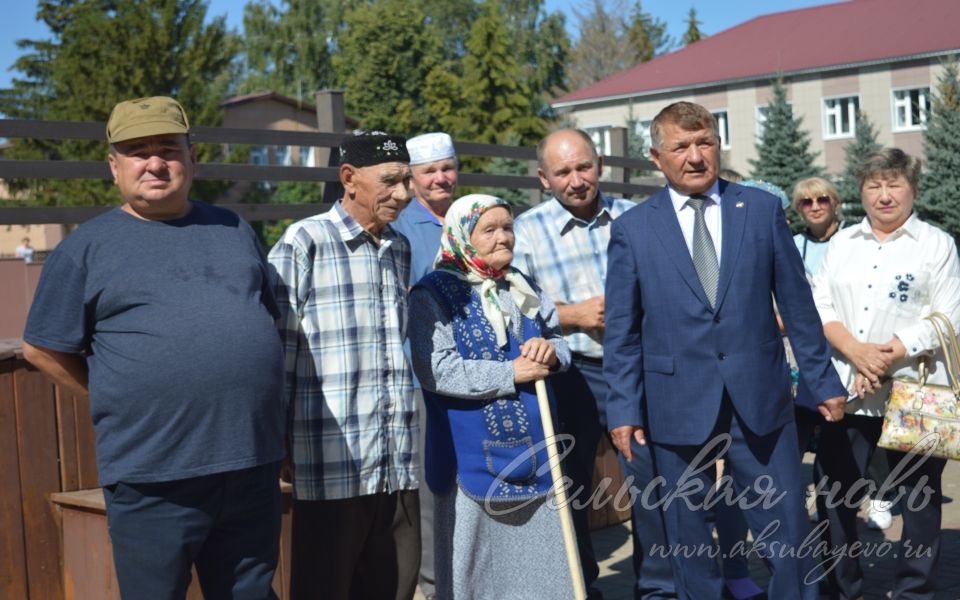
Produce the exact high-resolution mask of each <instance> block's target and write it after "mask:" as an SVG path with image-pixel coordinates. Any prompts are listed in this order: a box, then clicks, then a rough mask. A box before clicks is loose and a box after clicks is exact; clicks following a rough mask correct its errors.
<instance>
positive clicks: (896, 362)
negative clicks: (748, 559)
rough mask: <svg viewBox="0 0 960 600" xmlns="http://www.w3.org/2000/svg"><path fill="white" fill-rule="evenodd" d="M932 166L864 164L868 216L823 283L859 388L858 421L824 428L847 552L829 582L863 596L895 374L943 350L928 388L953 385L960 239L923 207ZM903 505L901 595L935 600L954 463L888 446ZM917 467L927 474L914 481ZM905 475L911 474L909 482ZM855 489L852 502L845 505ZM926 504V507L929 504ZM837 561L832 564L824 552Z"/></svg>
mask: <svg viewBox="0 0 960 600" xmlns="http://www.w3.org/2000/svg"><path fill="white" fill-rule="evenodd" d="M919 179H920V160H919V159H916V158H914V157H911V156H909V155H907V154H905V153H904V152H903V151H901V150H899V149H897V148H888V149H885V150H882V151H881V152H877V153H875V154H872V155H870V156H869V157H867V158H866V159H865V160H864V162H863V163H862V166H861V171H860V176H859V182H860V190H861V200H862V202H863V207H864V209H865V211H866V214H867V216H866V217H865V218H864V220H863V221H862V222H861V223H860V224H859V225H853V226H850V227H848V228H846V229H843V230H841V231H840V232H838V233H837V234H836V235H835V236H834V237H833V239H832V240H831V243H830V246H829V248H828V249H827V253H826V256H825V257H824V259H823V262H822V264H821V266H820V270H819V272H818V273H817V276H816V278H815V279H814V298H815V300H816V303H817V309H818V310H819V311H820V317H821V319H822V321H823V323H824V325H823V330H824V333H825V334H826V336H827V339H828V340H829V341H830V343H831V345H833V348H834V359H833V360H834V366H836V368H837V371H838V372H839V374H840V377H841V379H843V380H844V382H845V383H846V385H847V388H848V389H849V390H850V395H851V396H850V400H849V402H848V404H847V409H846V412H847V415H846V418H844V419H843V420H842V421H840V422H838V423H825V424H824V425H823V426H822V429H821V437H820V445H819V450H818V457H817V460H818V461H819V466H820V468H822V469H823V473H824V475H825V477H826V478H827V479H828V481H827V483H828V485H827V487H826V488H824V489H825V490H828V489H830V486H832V485H837V484H839V493H836V494H832V495H831V497H826V496H824V495H822V494H821V495H818V497H817V509H818V512H819V514H820V516H821V519H824V518H826V520H827V521H828V522H829V525H828V527H827V529H826V531H825V532H824V538H825V540H826V541H827V543H828V544H829V545H830V547H831V550H832V551H834V552H838V553H839V558H838V559H837V564H836V567H835V568H834V569H833V570H832V571H830V572H829V574H828V577H829V580H830V583H831V585H832V587H833V595H834V596H835V597H839V598H859V597H862V596H863V571H862V569H861V568H860V564H859V562H858V560H857V558H856V556H857V553H856V552H855V549H854V548H852V544H853V543H854V542H857V541H858V540H857V527H856V524H857V510H858V509H859V504H860V501H861V500H862V498H863V497H864V496H865V494H866V492H868V491H870V490H869V489H867V488H868V487H869V482H868V480H866V479H865V471H866V467H867V465H868V463H869V462H870V458H871V456H872V454H873V452H874V450H875V448H876V443H877V440H878V439H879V437H880V431H881V427H882V424H883V412H884V407H885V404H886V402H887V399H888V397H889V395H890V385H891V383H890V379H891V378H892V377H900V376H907V377H910V376H913V377H916V369H917V364H918V359H919V358H920V357H922V356H924V355H930V354H933V355H934V357H935V367H934V368H933V369H932V370H931V375H930V378H929V380H928V381H930V382H931V383H941V384H945V383H947V380H946V373H945V368H944V365H943V355H942V353H940V351H939V350H938V346H939V343H938V341H937V336H936V333H935V331H934V329H933V327H932V325H931V324H930V323H929V322H928V321H926V320H925V319H924V317H926V316H927V315H929V314H930V313H931V312H935V311H937V312H942V313H944V314H946V315H947V316H948V317H949V318H950V319H951V321H952V322H953V323H955V324H960V262H958V260H957V248H956V246H955V244H954V241H953V238H952V237H950V236H949V235H948V234H947V233H945V232H943V231H942V230H940V229H938V228H937V227H934V226H933V225H930V224H929V223H925V222H924V221H922V220H920V218H919V217H918V216H917V214H916V213H915V212H914V211H913V205H914V201H915V199H916V196H917V189H918V185H919ZM885 452H886V453H887V458H888V460H889V462H890V468H891V471H892V472H893V475H892V476H891V479H896V480H897V481H889V483H890V484H894V483H899V486H900V487H899V490H897V489H894V492H895V493H896V492H897V491H899V492H900V496H901V498H907V497H908V495H909V494H910V493H911V492H914V490H915V488H917V490H916V492H915V495H916V498H917V500H916V501H913V502H907V501H901V503H900V505H901V508H902V515H903V535H902V537H901V548H900V549H899V550H898V552H897V556H898V559H897V560H898V562H897V568H896V572H895V576H894V579H895V580H894V585H893V598H932V597H933V593H934V586H933V580H934V574H935V570H936V565H937V561H938V559H939V555H940V520H941V508H940V504H941V500H942V493H941V481H940V479H941V474H942V472H943V468H944V466H945V464H946V461H945V460H943V459H938V458H926V459H923V458H922V457H917V456H913V455H908V454H904V453H902V452H895V451H892V450H886V451H885ZM900 461H908V462H909V464H910V465H911V467H912V466H913V465H915V464H917V463H921V464H919V466H918V468H916V469H913V470H912V473H910V474H909V475H907V476H906V477H904V475H903V474H904V473H906V472H907V471H910V470H911V468H907V469H906V470H904V466H906V465H904V466H901V467H900V468H899V469H898V468H897V465H898V463H900ZM898 471H900V472H901V475H899V476H898V475H897V472H898ZM848 491H851V494H850V498H846V499H845V498H844V497H845V496H846V495H847V492H848ZM923 499H925V500H926V501H922V500H923ZM823 559H826V557H823Z"/></svg>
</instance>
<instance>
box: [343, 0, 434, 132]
mask: <svg viewBox="0 0 960 600" xmlns="http://www.w3.org/2000/svg"><path fill="white" fill-rule="evenodd" d="M344 27H345V31H346V32H347V33H346V34H344V35H341V36H340V37H339V39H338V48H337V52H336V53H335V54H334V56H333V64H334V68H335V69H336V72H337V76H338V81H339V85H340V86H342V87H343V88H344V90H346V91H345V94H344V103H345V108H346V112H347V114H349V115H350V116H352V117H354V118H356V119H359V121H360V126H361V128H363V129H367V130H382V131H389V132H396V133H404V134H412V133H419V132H422V131H427V130H430V129H433V128H435V127H436V121H435V119H433V118H432V117H431V115H430V114H429V113H428V111H427V110H426V107H427V98H426V97H425V96H424V84H425V81H426V78H427V75H428V74H429V73H430V71H431V70H432V69H433V68H434V67H435V66H437V65H441V64H443V62H444V61H443V58H444V57H443V36H442V32H441V30H440V27H441V25H440V24H437V23H435V22H433V21H432V20H431V19H429V18H428V15H427V14H426V12H425V11H424V6H423V2H422V1H421V0H381V1H380V2H375V3H369V4H368V3H357V4H356V5H355V6H354V7H353V8H352V9H350V10H349V11H347V13H346V15H345V16H344Z"/></svg>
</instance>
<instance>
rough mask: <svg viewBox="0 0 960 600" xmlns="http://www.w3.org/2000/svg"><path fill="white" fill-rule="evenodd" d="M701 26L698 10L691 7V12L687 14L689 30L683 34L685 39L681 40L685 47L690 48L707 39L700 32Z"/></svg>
mask: <svg viewBox="0 0 960 600" xmlns="http://www.w3.org/2000/svg"><path fill="white" fill-rule="evenodd" d="M701 24H702V23H701V22H700V21H698V20H697V9H695V8H694V7H692V6H691V7H690V12H689V13H688V14H687V30H686V31H685V32H683V37H682V38H681V41H682V42H683V45H684V46H689V45H690V44H692V43H694V42H699V41H700V40H702V39H703V38H705V37H707V36H706V35H705V34H704V33H703V32H701V31H700V25H701Z"/></svg>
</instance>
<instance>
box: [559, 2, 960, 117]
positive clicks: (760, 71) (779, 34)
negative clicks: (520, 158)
mask: <svg viewBox="0 0 960 600" xmlns="http://www.w3.org/2000/svg"><path fill="white" fill-rule="evenodd" d="M958 49H960V1H958V0H852V1H849V2H840V3H837V4H827V5H823V6H815V7H811V8H804V9H799V10H791V11H787V12H781V13H775V14H771V15H765V16H761V17H756V18H754V19H751V20H749V21H747V22H745V23H741V24H740V25H736V26H734V27H731V28H730V29H726V30H724V31H721V32H720V33H717V34H715V35H712V36H710V37H707V38H704V39H702V40H700V41H699V42H696V43H695V44H691V45H690V46H687V47H685V48H682V49H680V50H677V51H675V52H671V53H669V54H664V55H662V56H658V57H657V58H655V59H653V60H651V61H649V62H646V63H641V64H639V65H637V66H635V67H633V68H630V69H627V70H625V71H621V72H620V73H617V74H616V75H612V76H610V77H608V78H606V79H604V80H601V81H598V82H597V83H594V84H592V85H589V86H587V87H584V88H581V89H579V90H576V91H574V92H571V93H569V94H566V95H564V96H561V97H559V98H556V99H555V100H554V101H553V102H552V104H553V105H554V106H558V105H564V104H577V103H580V102H583V101H591V100H598V99H601V98H609V97H617V96H629V95H641V94H644V93H651V92H655V91H664V90H669V89H675V88H681V89H682V88H689V87H696V86H701V85H704V84H710V83H721V82H727V81H736V80H746V79H753V78H758V77H759V78H762V77H770V76H773V75H775V74H776V73H778V72H782V73H784V74H790V73H795V72H803V71H807V70H819V69H824V68H829V67H838V66H841V65H856V64H863V63H870V62H874V61H878V62H887V61H889V60H891V59H895V58H898V57H905V56H917V55H925V54H935V53H941V52H944V51H947V50H958Z"/></svg>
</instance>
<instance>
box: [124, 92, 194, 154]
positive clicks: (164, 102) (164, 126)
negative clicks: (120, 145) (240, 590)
mask: <svg viewBox="0 0 960 600" xmlns="http://www.w3.org/2000/svg"><path fill="white" fill-rule="evenodd" d="M189 132H190V123H189V121H187V113H186V111H184V110H183V107H182V106H180V103H179V102H177V101H176V100H174V99H173V98H168V97H167V96H153V97H152V98H138V99H136V100H126V101H124V102H121V103H119V104H117V105H116V106H114V107H113V112H111V113H110V120H109V121H107V141H108V142H110V143H111V144H115V143H117V142H123V141H125V140H132V139H135V138H141V137H147V136H151V135H164V134H168V133H184V134H186V133H189Z"/></svg>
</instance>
